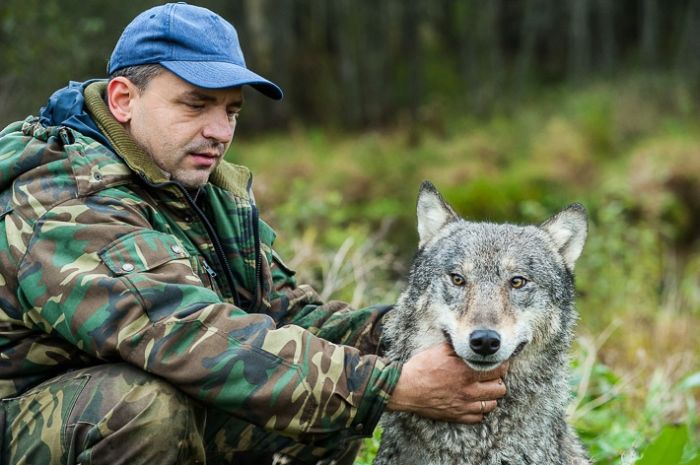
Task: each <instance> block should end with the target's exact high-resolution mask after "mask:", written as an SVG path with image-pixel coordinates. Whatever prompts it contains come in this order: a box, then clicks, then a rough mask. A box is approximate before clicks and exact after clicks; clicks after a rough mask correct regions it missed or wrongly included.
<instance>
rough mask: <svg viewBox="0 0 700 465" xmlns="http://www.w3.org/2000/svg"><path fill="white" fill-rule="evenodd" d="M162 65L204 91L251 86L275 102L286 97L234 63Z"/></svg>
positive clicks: (274, 86)
mask: <svg viewBox="0 0 700 465" xmlns="http://www.w3.org/2000/svg"><path fill="white" fill-rule="evenodd" d="M160 64H161V65H162V66H163V67H164V68H166V69H168V70H170V71H172V72H173V73H175V74H176V75H177V76H178V77H180V78H181V79H183V80H184V81H187V82H189V83H190V84H192V85H195V86H197V87H202V88H204V89H224V88H227V87H239V86H251V87H253V88H255V89H256V90H258V91H259V92H261V93H263V94H264V95H266V96H268V97H270V98H272V99H275V100H280V99H281V98H282V96H283V95H284V94H283V92H282V89H280V87H279V86H278V85H277V84H274V83H272V82H271V81H268V80H267V79H265V78H263V77H262V76H259V75H257V74H255V73H254V72H252V71H250V70H249V69H247V68H244V67H242V66H238V65H235V64H233V63H228V62H223V61H162V62H160Z"/></svg>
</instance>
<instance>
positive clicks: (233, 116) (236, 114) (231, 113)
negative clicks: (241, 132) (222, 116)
mask: <svg viewBox="0 0 700 465" xmlns="http://www.w3.org/2000/svg"><path fill="white" fill-rule="evenodd" d="M239 115H240V113H239V112H237V111H229V112H228V119H230V120H231V121H238V118H239Z"/></svg>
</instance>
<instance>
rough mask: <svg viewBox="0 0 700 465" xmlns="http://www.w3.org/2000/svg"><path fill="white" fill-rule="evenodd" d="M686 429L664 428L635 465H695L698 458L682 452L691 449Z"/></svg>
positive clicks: (698, 460)
mask: <svg viewBox="0 0 700 465" xmlns="http://www.w3.org/2000/svg"><path fill="white" fill-rule="evenodd" d="M691 446H692V445H691V444H690V438H689V434H688V429H687V428H685V427H682V426H666V427H664V429H663V430H662V431H661V434H659V436H658V437H657V438H656V439H655V440H654V441H652V442H651V444H649V445H648V446H647V447H646V449H644V452H642V457H641V459H639V460H638V461H637V462H635V464H636V465H659V464H664V465H697V464H700V456H699V455H697V454H695V453H694V452H693V453H692V455H690V453H686V454H685V457H686V458H685V459H684V453H683V451H684V450H686V449H690V448H691Z"/></svg>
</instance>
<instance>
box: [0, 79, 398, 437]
mask: <svg viewBox="0 0 700 465" xmlns="http://www.w3.org/2000/svg"><path fill="white" fill-rule="evenodd" d="M103 89H104V84H93V85H91V86H89V87H87V89H86V90H85V102H86V107H87V109H88V112H89V114H90V115H91V117H92V118H93V120H94V121H95V122H96V123H97V126H98V127H99V128H100V130H101V132H102V133H103V134H104V135H106V137H107V139H109V142H110V143H111V146H112V147H113V148H114V149H115V151H116V152H117V153H119V156H118V155H116V154H115V153H114V151H112V150H110V148H108V147H106V146H105V145H104V144H101V143H99V142H97V141H95V140H94V139H92V138H89V137H86V136H85V135H84V134H82V133H80V132H77V131H75V130H73V129H70V128H68V127H65V126H54V127H46V126H44V125H42V124H40V123H39V121H38V120H37V118H35V117H30V118H27V119H26V120H25V121H23V122H17V123H13V124H11V125H9V126H8V127H7V128H5V129H4V130H3V131H2V132H1V133H0V209H1V210H0V218H1V220H0V395H2V397H3V398H5V397H8V396H13V395H16V394H17V393H20V392H22V391H24V390H26V389H27V388H28V387H31V386H33V385H35V384H37V383H38V382H40V381H43V380H45V379H47V378H49V377H52V376H55V375H57V374H59V373H62V372H64V371H66V370H68V369H71V368H75V367H82V366H87V365H94V364H97V363H104V362H109V361H117V360H123V361H127V362H129V363H131V364H133V365H136V366H138V367H140V368H142V369H143V370H146V371H148V372H150V373H154V374H156V375H158V376H160V377H162V378H165V379H167V380H168V381H170V382H171V383H172V384H173V385H175V386H177V387H178V388H180V389H181V390H182V391H184V392H185V393H187V394H188V395H190V396H192V397H193V398H195V399H197V400H200V401H201V402H203V403H205V404H207V405H211V406H214V407H216V408H220V409H221V410H224V411H227V412H229V413H231V414H233V415H236V416H238V417H240V418H243V419H245V420H247V421H250V422H251V423H254V424H258V425H261V426H264V427H266V428H268V429H271V430H276V431H279V432H282V433H283V434H286V435H290V436H292V437H298V438H299V439H304V437H306V438H311V439H312V438H313V437H314V435H326V434H330V433H338V432H340V434H342V435H347V436H348V437H352V436H360V435H367V434H370V433H371V431H372V429H373V428H374V426H375V424H376V422H377V421H378V418H379V416H380V415H381V412H382V411H383V409H384V406H385V404H386V401H387V399H388V397H389V395H390V393H391V391H392V390H393V387H394V385H395V384H396V381H397V380H398V376H399V372H400V366H399V365H397V364H395V363H389V362H388V361H386V360H385V359H382V358H381V357H379V356H378V355H374V354H367V353H364V351H363V348H366V347H372V346H375V345H376V342H377V341H376V338H377V333H378V327H379V326H380V325H379V324H378V322H379V320H380V319H381V317H382V316H383V314H384V313H385V312H386V311H387V308H388V307H381V306H376V307H370V308H366V309H361V310H350V309H349V308H347V307H346V306H345V305H344V304H341V303H338V302H330V303H327V304H322V303H321V302H319V300H318V297H317V295H316V293H315V292H314V291H313V290H312V289H311V288H310V287H308V286H298V285H296V283H295V279H294V276H293V272H291V271H290V270H288V269H287V268H286V267H285V266H284V264H283V262H282V261H281V260H280V259H279V258H278V256H277V255H276V253H275V252H274V251H273V250H272V243H273V241H274V238H275V233H274V232H273V231H272V229H271V228H270V227H269V226H267V225H266V224H265V223H264V222H263V221H261V220H260V219H259V218H258V212H257V208H256V206H255V203H254V201H253V197H252V194H251V175H250V173H249V171H248V170H247V169H246V168H243V167H239V166H234V165H231V164H228V163H226V162H222V163H221V165H220V166H219V167H218V168H217V170H216V171H215V172H214V173H213V174H212V176H211V179H210V183H208V184H207V185H206V186H205V187H204V188H202V189H200V192H199V193H198V194H197V198H196V199H195V198H193V197H194V196H193V195H192V194H191V193H190V192H188V191H187V190H185V189H184V188H182V186H180V185H179V184H176V183H174V182H170V181H168V180H167V179H166V178H165V177H164V175H163V173H162V172H160V171H159V170H158V169H157V168H156V165H155V164H154V163H153V162H152V161H151V159H150V157H148V156H147V155H146V154H145V153H144V152H142V150H141V149H139V148H138V146H136V144H135V143H134V142H133V141H132V140H131V139H130V138H129V137H128V135H127V133H126V132H125V131H124V129H123V128H122V127H121V126H120V125H119V124H118V123H117V122H116V121H115V120H114V119H113V118H112V117H111V115H110V114H109V111H108V109H107V108H106V105H105V104H104V102H103V101H102V98H101V94H100V93H101V92H102V91H103Z"/></svg>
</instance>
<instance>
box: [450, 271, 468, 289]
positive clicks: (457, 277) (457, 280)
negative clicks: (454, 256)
mask: <svg viewBox="0 0 700 465" xmlns="http://www.w3.org/2000/svg"><path fill="white" fill-rule="evenodd" d="M450 279H451V280H452V284H454V285H455V286H459V287H462V286H464V285H465V284H466V283H467V280H466V279H464V276H462V275H461V274H458V273H451V274H450Z"/></svg>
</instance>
